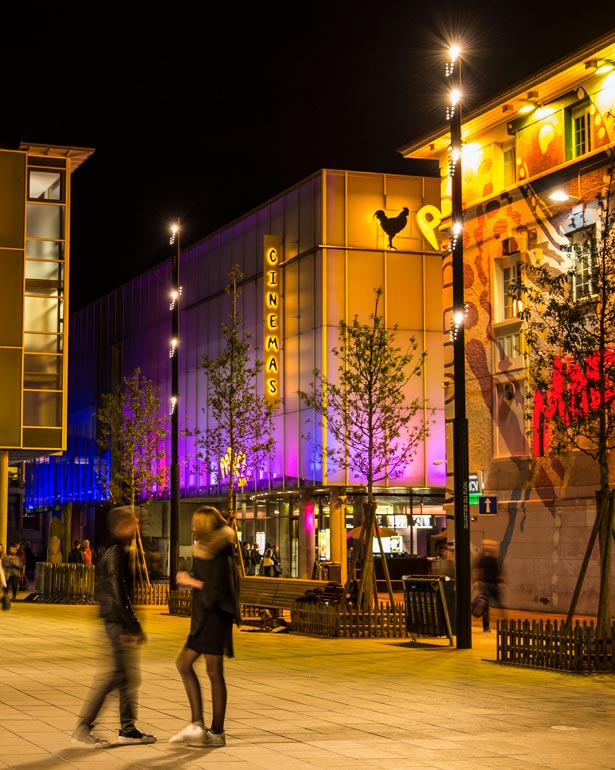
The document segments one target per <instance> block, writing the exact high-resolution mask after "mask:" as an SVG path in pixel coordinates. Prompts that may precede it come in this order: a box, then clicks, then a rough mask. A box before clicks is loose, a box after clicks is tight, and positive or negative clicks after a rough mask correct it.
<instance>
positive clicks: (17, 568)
mask: <svg viewBox="0 0 615 770" xmlns="http://www.w3.org/2000/svg"><path fill="white" fill-rule="evenodd" d="M2 566H3V567H4V577H5V579H6V584H7V587H8V590H9V591H10V593H11V596H12V598H13V601H15V599H17V591H18V590H19V584H20V582H21V573H22V570H23V563H22V561H21V556H20V555H19V546H18V545H17V543H12V544H11V545H9V552H8V553H7V555H6V556H5V557H4V563H3V565H2Z"/></svg>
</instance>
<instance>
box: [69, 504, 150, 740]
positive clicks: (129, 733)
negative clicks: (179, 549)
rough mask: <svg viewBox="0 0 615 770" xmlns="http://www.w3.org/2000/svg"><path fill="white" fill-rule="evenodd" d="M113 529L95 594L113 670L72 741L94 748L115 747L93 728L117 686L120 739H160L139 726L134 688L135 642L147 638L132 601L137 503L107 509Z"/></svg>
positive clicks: (136, 678)
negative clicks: (131, 554)
mask: <svg viewBox="0 0 615 770" xmlns="http://www.w3.org/2000/svg"><path fill="white" fill-rule="evenodd" d="M109 528H110V530H111V534H112V536H113V541H112V544H111V546H110V547H109V548H108V549H107V550H106V552H105V555H104V556H103V558H102V559H101V560H100V562H99V563H98V565H97V570H96V598H97V600H98V602H99V604H100V617H101V618H102V620H103V621H104V625H105V633H106V636H107V640H108V643H109V652H110V657H111V662H110V666H109V670H108V671H105V672H104V673H103V674H102V675H101V676H100V679H99V680H98V681H97V682H96V683H95V686H94V688H93V690H92V694H91V695H90V697H89V698H88V699H87V700H86V702H85V703H84V706H83V709H82V711H81V716H80V717H79V723H78V724H77V728H76V730H75V732H74V734H73V743H77V744H82V745H85V746H89V747H91V748H95V749H102V748H108V747H109V746H111V743H110V742H109V741H107V740H105V739H103V738H98V737H96V736H95V735H93V734H92V728H93V727H94V723H95V721H96V717H97V716H98V713H99V712H100V710H101V708H102V707H103V704H104V703H105V700H106V698H107V696H108V695H109V694H110V693H112V692H113V691H114V690H117V691H118V693H119V707H120V730H119V734H118V738H117V743H119V744H131V743H132V744H134V743H154V742H155V741H156V738H155V736H153V735H146V734H145V733H142V732H141V731H140V730H138V729H137V727H136V726H135V720H136V717H137V705H136V689H137V687H138V685H139V681H140V674H139V668H138V661H137V646H138V645H139V644H142V643H143V642H145V640H146V636H145V633H144V631H143V629H142V628H141V624H140V622H139V620H138V618H137V617H136V615H135V613H134V610H133V607H132V602H131V600H130V591H131V585H132V576H131V572H130V566H129V562H128V559H129V550H130V544H131V542H132V540H133V538H134V536H135V533H136V531H137V519H136V517H135V510H134V506H131V505H127V506H123V507H121V508H113V509H112V510H111V511H110V512H109Z"/></svg>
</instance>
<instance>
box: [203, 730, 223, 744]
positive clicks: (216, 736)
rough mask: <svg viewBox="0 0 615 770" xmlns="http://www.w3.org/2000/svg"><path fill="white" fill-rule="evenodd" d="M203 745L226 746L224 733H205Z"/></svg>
mask: <svg viewBox="0 0 615 770" xmlns="http://www.w3.org/2000/svg"><path fill="white" fill-rule="evenodd" d="M203 743H204V744H205V745H206V746H226V734H225V733H212V731H211V730H208V731H207V732H206V733H205V740H204V741H203Z"/></svg>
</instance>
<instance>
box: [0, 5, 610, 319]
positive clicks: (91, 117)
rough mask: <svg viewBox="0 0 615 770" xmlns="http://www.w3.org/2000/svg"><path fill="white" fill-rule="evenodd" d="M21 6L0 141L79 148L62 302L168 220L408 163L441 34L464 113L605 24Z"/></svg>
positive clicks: (552, 8)
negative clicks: (455, 50)
mask: <svg viewBox="0 0 615 770" xmlns="http://www.w3.org/2000/svg"><path fill="white" fill-rule="evenodd" d="M26 5H27V9H25V10H18V11H15V12H14V13H16V14H22V15H23V18H22V19H16V22H17V23H18V24H19V23H22V24H23V25H25V26H24V28H23V30H22V32H21V33H19V34H15V35H14V36H11V35H8V34H7V29H6V28H5V36H4V37H5V40H4V41H3V47H2V50H0V64H1V65H2V71H3V73H4V76H3V88H2V93H3V104H2V118H1V120H0V145H2V146H5V147H11V146H12V147H16V146H17V145H18V143H19V141H22V140H23V141H29V142H39V143H45V144H47V143H48V144H60V145H69V146H77V147H91V148H94V149H95V154H94V155H93V157H92V158H90V160H88V161H87V162H86V163H85V164H84V165H83V166H82V167H81V168H80V169H78V170H77V171H76V172H75V173H74V175H73V201H72V224H71V242H72V250H71V309H72V310H75V309H77V308H79V307H82V306H83V305H85V304H87V303H89V302H91V301H93V300H94V299H96V298H98V297H100V296H102V295H104V294H105V293H107V292H108V291H111V290H112V289H113V288H115V287H116V286H118V285H120V284H122V283H124V282H125V281H127V280H129V279H130V278H132V277H134V276H135V275H137V274H138V273H140V272H142V271H143V270H145V269H147V268H149V267H151V266H153V265H155V264H157V263H159V262H160V261H162V260H164V259H167V258H168V257H169V255H170V252H169V249H170V247H169V245H168V225H169V223H170V222H171V221H172V220H174V219H176V218H177V217H180V218H181V220H182V223H183V235H182V245H183V246H187V245H189V244H190V243H193V242H195V241H197V240H199V239H201V238H203V237H205V236H206V235H208V234H209V233H211V232H213V231H215V230H216V229H218V228H220V227H222V226H223V225H225V224H226V223H228V222H230V221H232V220H233V219H236V218H238V217H241V216H242V215H243V214H244V213H246V212H247V211H249V210H251V209H252V208H254V207H256V206H258V205H259V204H260V203H262V202H264V201H266V200H268V199H269V198H271V197H273V196H275V195H277V194H278V193H280V192H282V191H283V190H284V189H286V188H287V187H290V186H291V185H293V184H295V183H296V182H298V181H300V180H301V179H303V178H304V177H306V176H309V175H310V174H312V173H314V172H315V171H317V170H318V169H320V168H339V169H350V170H357V171H375V172H391V173H419V174H420V173H423V172H424V171H425V165H424V164H420V163H416V162H412V161H408V160H403V159H402V158H401V156H400V155H399V153H398V152H397V149H398V148H399V147H400V146H401V145H403V144H405V143H406V142H407V141H409V140H411V139H415V138H420V137H421V136H422V135H423V134H424V133H426V132H428V131H430V130H432V129H436V128H438V127H439V126H444V125H445V117H444V116H445V98H446V97H445V88H444V78H443V68H444V64H443V63H444V57H445V55H446V49H447V44H448V43H450V42H451V41H452V39H453V38H457V39H458V38H459V36H461V38H462V40H463V41H464V50H466V53H465V55H464V57H463V85H464V94H465V97H464V107H463V109H464V110H467V111H469V110H471V109H472V108H473V107H475V106H478V105H480V104H481V103H482V102H484V101H486V100H488V99H490V98H492V97H494V96H496V95H497V93H498V92H499V91H501V90H504V89H506V88H509V87H511V86H514V85H515V84H516V83H518V82H520V81H522V80H524V79H525V78H526V77H528V76H529V75H531V74H532V73H533V72H535V71H536V70H539V69H542V68H543V67H546V66H548V65H549V64H551V63H552V62H553V61H555V60H557V59H559V58H561V57H563V56H566V55H568V54H569V53H571V52H573V51H575V50H576V49H578V48H580V47H582V46H583V45H585V44H586V43H588V42H590V41H591V40H593V39H594V38H597V37H599V36H601V35H603V34H604V33H606V32H607V31H608V30H609V29H610V28H612V27H613V26H615V24H614V17H613V10H612V5H611V3H608V2H596V3H593V4H589V3H586V4H584V5H583V6H578V8H577V11H576V12H574V13H571V12H570V11H569V10H566V9H565V8H566V4H553V3H545V4H544V6H540V5H539V4H538V3H535V2H525V1H523V0H518V1H517V2H512V1H511V2H508V3H493V2H492V3H489V2H486V1H485V0H480V1H477V0H475V1H474V2H466V3H464V2H462V1H457V2H440V3H437V2H433V3H431V2H424V1H423V2H414V1H408V2H386V0H385V1H384V2H373V3H366V2H363V1H362V0H356V1H355V2H336V1H335V0H329V2H320V1H319V0H314V2H311V3H306V4H305V5H303V4H299V3H296V2H292V0H286V2H275V1H273V2H264V3H263V2H261V3H258V4H256V3H254V4H249V5H247V6H245V7H244V4H242V3H237V4H230V3H227V4H223V5H222V6H221V7H222V8H223V9H224V10H220V9H219V8H217V7H216V6H214V5H213V4H212V3H202V4H201V9H200V10H199V11H195V10H194V9H193V8H191V7H190V6H192V5H193V4H192V3H181V2H180V3H177V4H176V5H175V6H168V7H165V8H163V9H161V10H152V8H151V7H150V6H142V8H143V9H144V12H146V13H147V15H146V16H139V17H137V16H134V15H133V12H132V11H130V14H128V9H129V8H131V7H132V6H130V5H129V4H124V5H122V6H118V7H113V8H109V7H108V6H105V14H104V15H101V14H99V15H94V14H93V12H91V11H90V12H88V14H83V18H78V17H77V15H76V14H72V15H69V12H68V11H64V10H62V8H63V7H64V6H65V5H66V4H61V6H60V7H59V8H58V7H54V8H53V9H50V8H49V5H48V4H41V6H40V8H38V9H37V12H36V13H35V12H34V9H35V7H36V6H37V4H36V3H32V4H26ZM92 8H93V9H95V8H96V6H92ZM145 9H146V11H145ZM3 13H4V12H3ZM124 13H126V14H127V15H126V16H124V15H123V14H124ZM135 13H136V12H135ZM173 13H175V14H176V18H174V17H173V15H172V14H173ZM63 14H66V15H65V17H63ZM80 16H81V14H80ZM17 28H18V27H17ZM26 30H27V34H26Z"/></svg>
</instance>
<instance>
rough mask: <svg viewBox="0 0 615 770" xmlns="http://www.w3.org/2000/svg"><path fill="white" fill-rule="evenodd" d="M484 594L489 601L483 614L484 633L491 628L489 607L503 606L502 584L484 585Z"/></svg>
mask: <svg viewBox="0 0 615 770" xmlns="http://www.w3.org/2000/svg"><path fill="white" fill-rule="evenodd" d="M482 593H484V594H485V596H486V597H487V599H488V604H487V606H486V607H485V611H484V613H483V631H487V630H488V629H489V628H490V626H489V607H490V606H494V607H501V606H502V599H501V596H500V584H499V583H483V587H482Z"/></svg>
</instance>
